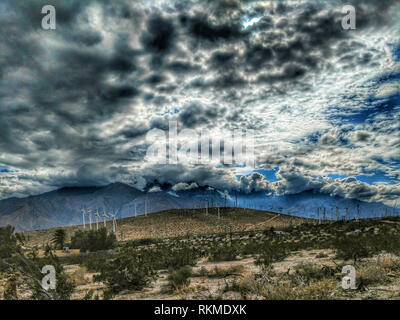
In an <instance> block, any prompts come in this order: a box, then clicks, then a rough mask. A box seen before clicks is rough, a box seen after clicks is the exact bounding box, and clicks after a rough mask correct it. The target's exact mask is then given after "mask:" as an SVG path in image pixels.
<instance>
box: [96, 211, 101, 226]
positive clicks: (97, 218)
mask: <svg viewBox="0 0 400 320" xmlns="http://www.w3.org/2000/svg"><path fill="white" fill-rule="evenodd" d="M95 216H96V230H99V218H100V215H99V209H97V210H96V213H95Z"/></svg>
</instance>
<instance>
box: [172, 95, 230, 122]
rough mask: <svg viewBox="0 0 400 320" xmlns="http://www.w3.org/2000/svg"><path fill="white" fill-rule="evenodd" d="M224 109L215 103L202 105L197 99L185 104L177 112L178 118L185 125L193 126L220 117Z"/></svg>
mask: <svg viewBox="0 0 400 320" xmlns="http://www.w3.org/2000/svg"><path fill="white" fill-rule="evenodd" d="M225 112H226V109H225V108H223V107H220V106H217V105H207V106H206V105H203V104H201V103H199V102H197V101H194V102H191V103H188V104H185V105H184V106H182V110H181V111H180V112H179V120H180V121H181V122H182V124H183V125H184V126H185V127H188V128H194V127H196V126H199V125H205V124H209V123H211V122H213V121H216V119H217V118H219V117H222V116H223V115H224V114H225Z"/></svg>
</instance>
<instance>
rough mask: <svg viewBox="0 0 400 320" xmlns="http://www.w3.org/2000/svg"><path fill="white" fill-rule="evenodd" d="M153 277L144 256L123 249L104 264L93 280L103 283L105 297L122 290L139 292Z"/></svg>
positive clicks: (149, 264) (153, 273)
mask: <svg viewBox="0 0 400 320" xmlns="http://www.w3.org/2000/svg"><path fill="white" fill-rule="evenodd" d="M149 262H150V263H149ZM154 276H155V271H154V268H153V267H152V265H151V261H148V259H147V258H146V256H145V255H141V254H140V253H139V252H138V251H137V250H134V249H124V250H122V252H121V253H120V254H119V255H118V256H117V258H115V259H112V260H110V261H108V262H106V263H105V265H104V267H103V268H102V270H101V273H100V275H98V276H95V278H94V279H95V280H96V281H103V282H104V283H105V284H106V286H107V290H106V291H107V295H113V294H116V293H118V292H121V291H123V290H141V289H142V288H144V287H145V286H146V285H147V284H148V283H149V282H150V281H151V279H152V278H153V277H154Z"/></svg>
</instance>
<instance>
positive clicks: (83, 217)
mask: <svg viewBox="0 0 400 320" xmlns="http://www.w3.org/2000/svg"><path fill="white" fill-rule="evenodd" d="M81 212H82V221H83V229H86V224H85V210H84V209H83V208H82V209H81Z"/></svg>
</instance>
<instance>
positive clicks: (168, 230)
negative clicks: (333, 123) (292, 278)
mask: <svg viewBox="0 0 400 320" xmlns="http://www.w3.org/2000/svg"><path fill="white" fill-rule="evenodd" d="M305 221H313V220H310V219H304V218H299V217H294V216H288V215H283V214H277V213H274V212H267V211H259V210H252V209H243V208H220V209H219V216H218V209H217V208H212V209H209V210H208V213H207V212H206V210H205V209H187V210H182V209H177V210H168V211H163V212H157V213H150V214H148V215H147V216H146V215H140V216H137V217H130V218H123V219H118V220H117V232H116V236H117V239H118V240H119V241H127V240H135V239H146V238H164V237H168V238H171V237H178V236H185V235H187V234H191V235H201V234H207V233H226V232H238V231H253V230H264V229H266V228H269V227H274V228H277V227H288V226H294V225H298V224H300V223H303V222H305ZM101 226H104V222H103V221H99V228H100V227H101ZM106 226H107V229H108V230H109V231H111V230H112V221H106ZM92 228H93V229H96V228H97V224H96V221H94V222H92ZM57 229H64V230H65V231H66V233H67V239H69V238H70V237H71V235H73V234H74V233H75V232H76V231H77V230H83V226H82V225H77V226H67V227H62V228H57ZM54 230H55V229H54V228H53V229H46V230H37V231H27V232H25V235H26V237H27V239H28V242H27V246H28V247H32V246H38V247H41V246H43V245H44V244H45V243H48V242H50V241H51V238H52V236H53V233H54ZM86 230H89V226H88V225H86Z"/></svg>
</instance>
